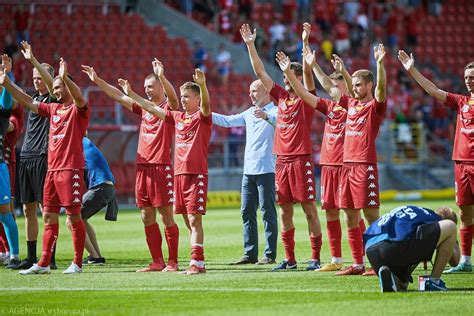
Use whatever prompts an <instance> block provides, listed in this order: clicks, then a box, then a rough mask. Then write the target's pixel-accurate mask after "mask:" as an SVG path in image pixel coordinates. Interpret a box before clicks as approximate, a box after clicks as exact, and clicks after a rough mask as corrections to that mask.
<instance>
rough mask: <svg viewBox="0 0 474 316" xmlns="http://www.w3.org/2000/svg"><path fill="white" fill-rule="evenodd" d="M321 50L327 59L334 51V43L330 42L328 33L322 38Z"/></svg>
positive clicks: (330, 38) (330, 37)
mask: <svg viewBox="0 0 474 316" xmlns="http://www.w3.org/2000/svg"><path fill="white" fill-rule="evenodd" d="M321 51H322V53H323V55H324V57H325V58H326V60H327V61H330V60H331V59H332V54H333V53H334V45H333V44H332V36H331V35H329V36H327V37H325V38H324V40H323V41H322V43H321Z"/></svg>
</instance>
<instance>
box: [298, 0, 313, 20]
mask: <svg viewBox="0 0 474 316" xmlns="http://www.w3.org/2000/svg"><path fill="white" fill-rule="evenodd" d="M296 5H297V13H298V17H297V21H296V23H298V24H301V23H303V22H305V21H309V20H311V18H310V13H311V1H310V0H297V1H296Z"/></svg>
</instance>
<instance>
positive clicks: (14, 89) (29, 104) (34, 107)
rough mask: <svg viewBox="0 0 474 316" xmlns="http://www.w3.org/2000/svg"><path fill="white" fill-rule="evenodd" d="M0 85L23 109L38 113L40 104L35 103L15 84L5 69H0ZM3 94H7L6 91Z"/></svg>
mask: <svg viewBox="0 0 474 316" xmlns="http://www.w3.org/2000/svg"><path fill="white" fill-rule="evenodd" d="M0 85H1V86H3V88H4V89H3V90H5V89H6V90H7V91H8V92H9V93H10V94H11V97H13V98H14V99H15V100H17V102H18V103H19V104H21V105H22V106H23V107H25V108H27V109H29V110H30V111H33V112H35V113H38V104H36V103H34V102H33V99H32V98H31V97H30V96H29V95H28V94H26V93H25V92H24V91H23V90H22V89H20V88H19V87H18V86H17V85H16V84H14V83H13V82H12V81H11V79H10V78H9V75H7V74H5V71H4V70H3V69H0ZM3 93H6V91H2V94H3Z"/></svg>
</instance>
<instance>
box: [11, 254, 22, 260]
mask: <svg viewBox="0 0 474 316" xmlns="http://www.w3.org/2000/svg"><path fill="white" fill-rule="evenodd" d="M11 259H16V260H19V259H20V256H19V255H10V260H11Z"/></svg>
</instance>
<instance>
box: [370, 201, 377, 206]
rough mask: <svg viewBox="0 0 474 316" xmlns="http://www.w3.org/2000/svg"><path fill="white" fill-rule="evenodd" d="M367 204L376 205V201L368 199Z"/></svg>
mask: <svg viewBox="0 0 474 316" xmlns="http://www.w3.org/2000/svg"><path fill="white" fill-rule="evenodd" d="M369 205H372V206H373V205H377V202H375V201H374V200H370V202H369Z"/></svg>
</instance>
